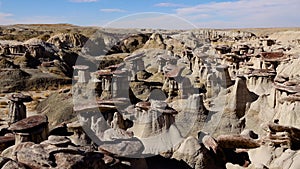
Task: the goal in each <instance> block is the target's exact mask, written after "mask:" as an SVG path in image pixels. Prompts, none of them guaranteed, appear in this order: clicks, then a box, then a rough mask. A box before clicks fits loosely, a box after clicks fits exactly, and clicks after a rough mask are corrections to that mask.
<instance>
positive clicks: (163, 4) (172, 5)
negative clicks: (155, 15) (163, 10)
mask: <svg viewBox="0 0 300 169" xmlns="http://www.w3.org/2000/svg"><path fill="white" fill-rule="evenodd" d="M154 6H158V7H184V6H185V5H182V4H175V3H168V2H162V3H158V4H155V5H154Z"/></svg>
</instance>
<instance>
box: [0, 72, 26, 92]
mask: <svg viewBox="0 0 300 169" xmlns="http://www.w3.org/2000/svg"><path fill="white" fill-rule="evenodd" d="M30 76H31V75H30V74H28V73H26V72H24V71H22V70H21V69H8V70H1V71H0V89H1V90H0V91H1V92H4V91H11V92H13V91H21V90H23V89H25V87H26V85H25V82H26V79H28V78H30Z"/></svg>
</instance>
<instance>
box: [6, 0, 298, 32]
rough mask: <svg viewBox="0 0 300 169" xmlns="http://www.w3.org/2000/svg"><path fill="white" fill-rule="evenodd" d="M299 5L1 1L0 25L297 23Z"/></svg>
mask: <svg viewBox="0 0 300 169" xmlns="http://www.w3.org/2000/svg"><path fill="white" fill-rule="evenodd" d="M299 9H300V1H299V0H286V1H284V0H214V1H210V0H185V1H183V0H173V1H167V0H148V1H146V0H127V1H125V0H0V25H7V24H16V23H70V24H75V25H83V26H106V27H146V28H148V27H153V28H174V29H176V28H178V29H181V28H190V27H199V28H201V27H204V28H243V27H300V19H299V14H300V12H299ZM120 18H121V19H120ZM108 23H109V24H108Z"/></svg>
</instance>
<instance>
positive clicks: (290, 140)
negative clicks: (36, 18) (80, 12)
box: [0, 24, 300, 169]
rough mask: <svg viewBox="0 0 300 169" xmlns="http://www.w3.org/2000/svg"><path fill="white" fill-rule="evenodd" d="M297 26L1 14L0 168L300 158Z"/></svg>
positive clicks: (143, 168)
mask: <svg viewBox="0 0 300 169" xmlns="http://www.w3.org/2000/svg"><path fill="white" fill-rule="evenodd" d="M41 29H42V30H41ZM299 37H300V36H299V30H298V29H297V28H293V29H292V28H281V29H241V30H237V29H235V30H229V29H228V30H216V29H193V30H162V29H159V30H158V29H112V28H99V27H79V26H74V25H65V24H62V25H48V26H45V25H10V26H0V152H1V155H0V161H1V162H0V168H28V169H36V168H45V169H46V168H49V169H50V168H74V169H85V168H105V169H106V168H119V169H129V168H138V169H160V168H164V169H169V168H170V169H171V168H172V169H177V168H178V169H185V168H186V169H191V168H195V169H207V168H208V169H210V168H213V169H218V168H220V169H224V168H228V169H233V168H249V169H250V168H251V169H252V168H283V169H295V168H299V166H300V164H299V160H297V159H299V158H300V156H299V154H300V146H299V144H300V141H299V140H300V130H299V128H300V120H299V119H300V118H298V117H299V113H300V112H299V110H300V104H299V103H300V102H299V101H300V85H299V84H300V71H299V69H298V67H299V65H300V58H299V54H300V51H299V44H300V43H299ZM7 39H9V40H7ZM7 124H8V125H7Z"/></svg>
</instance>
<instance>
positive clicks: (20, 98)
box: [7, 93, 32, 102]
mask: <svg viewBox="0 0 300 169" xmlns="http://www.w3.org/2000/svg"><path fill="white" fill-rule="evenodd" d="M7 99H9V100H11V101H15V102H31V101H32V98H31V97H30V96H28V95H24V94H22V93H13V94H10V95H8V96H7Z"/></svg>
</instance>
